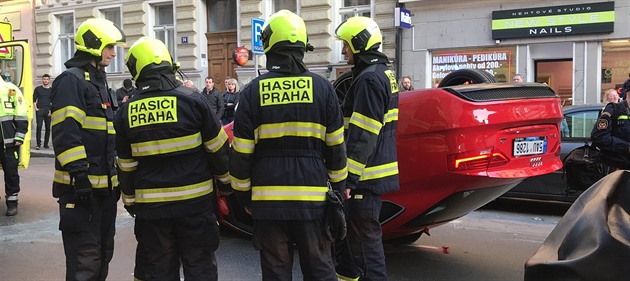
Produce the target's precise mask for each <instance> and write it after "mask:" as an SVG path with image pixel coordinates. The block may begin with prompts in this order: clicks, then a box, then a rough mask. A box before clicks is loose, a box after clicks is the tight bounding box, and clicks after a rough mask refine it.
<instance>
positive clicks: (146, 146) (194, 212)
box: [114, 37, 230, 280]
mask: <svg viewBox="0 0 630 281" xmlns="http://www.w3.org/2000/svg"><path fill="white" fill-rule="evenodd" d="M125 61H126V64H127V68H128V69H129V72H130V73H131V75H132V77H133V79H134V80H135V81H136V85H137V86H138V89H139V92H138V94H136V95H134V96H133V97H132V98H131V99H129V101H127V102H126V103H124V104H123V105H122V106H121V107H120V109H119V110H118V111H117V112H116V121H115V123H114V128H115V129H116V133H117V135H116V149H117V153H118V169H119V174H118V177H119V180H120V183H121V190H122V194H123V203H124V205H125V208H126V209H127V211H128V212H129V213H130V214H131V215H132V216H136V218H137V220H136V224H138V223H139V222H140V225H136V231H139V232H141V233H142V235H141V236H142V237H141V239H139V246H140V247H142V248H141V249H138V251H137V252H142V251H144V253H145V254H146V262H147V267H146V268H145V273H146V279H147V280H179V268H180V263H181V265H182V266H183V269H184V278H185V279H186V280H217V278H218V275H217V262H216V258H215V255H214V252H215V250H216V249H217V248H218V246H219V226H218V224H217V219H216V217H215V215H214V213H213V210H214V209H215V208H216V202H217V198H216V190H217V188H216V187H217V185H219V186H225V187H227V188H228V189H229V183H230V177H229V174H228V168H229V167H228V165H229V162H228V147H229V146H228V136H227V134H226V133H225V131H224V130H223V127H221V124H220V123H219V120H218V119H217V116H216V115H215V114H214V113H213V111H212V109H211V107H210V104H209V103H208V102H207V101H206V100H205V98H204V97H203V96H201V95H199V94H198V93H195V92H194V91H193V90H192V89H190V88H187V87H184V86H183V85H182V84H181V83H180V82H179V81H178V80H177V79H176V77H175V70H176V67H174V66H173V62H172V59H171V55H170V54H169V51H168V49H167V48H166V46H165V45H164V43H162V41H159V40H157V39H152V38H148V37H142V38H140V39H139V40H138V41H136V42H135V43H134V44H133V45H132V46H131V48H130V49H129V52H128V53H127V57H126V59H125ZM213 176H214V178H216V179H217V180H216V181H215V180H213ZM173 249H177V250H173ZM136 262H138V259H137V260H136ZM140 262H141V261H140ZM136 266H138V265H136ZM136 269H138V268H137V267H136ZM136 273H138V272H137V271H136ZM136 277H139V276H136Z"/></svg>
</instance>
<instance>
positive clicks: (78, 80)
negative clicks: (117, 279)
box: [51, 18, 125, 280]
mask: <svg viewBox="0 0 630 281" xmlns="http://www.w3.org/2000/svg"><path fill="white" fill-rule="evenodd" d="M74 42H75V44H76V49H77V51H76V53H75V54H74V56H73V57H72V58H71V59H70V60H68V61H67V62H66V63H65V65H66V67H67V68H68V69H67V70H66V71H64V72H63V73H61V74H60V75H59V76H58V77H57V78H56V79H55V81H54V82H53V85H52V93H51V102H52V105H51V111H52V115H51V120H52V122H51V123H52V138H53V147H54V150H55V176H54V180H53V196H54V197H55V198H58V201H57V202H58V203H59V216H60V222H59V230H61V234H62V237H63V246H64V249H65V254H66V280H105V279H106V278H107V273H108V268H109V262H110V261H111V259H112V256H113V254H114V233H115V221H116V209H117V208H116V203H117V201H118V199H119V198H120V191H119V189H118V177H117V176H116V168H115V166H114V159H115V154H114V145H115V142H114V138H115V132H114V128H113V119H114V112H113V111H112V108H111V102H112V101H111V99H110V95H109V90H108V87H107V80H106V74H105V70H104V69H105V67H106V66H108V65H109V64H110V62H111V60H112V59H114V57H116V50H115V46H116V45H118V44H124V42H125V34H124V33H123V32H122V30H120V28H118V27H117V26H116V25H114V24H113V23H112V22H111V21H108V20H105V19H96V18H93V19H88V20H86V21H85V22H83V23H82V24H81V25H80V26H79V28H78V30H77V33H76V35H75V37H74Z"/></svg>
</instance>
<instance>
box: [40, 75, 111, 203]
mask: <svg viewBox="0 0 630 281" xmlns="http://www.w3.org/2000/svg"><path fill="white" fill-rule="evenodd" d="M51 102H52V105H51V111H52V115H51V121H52V122H51V123H52V137H53V139H52V141H53V147H54V150H55V176H54V180H53V196H54V197H59V196H61V195H62V194H63V193H65V192H67V191H70V190H72V181H71V175H76V173H79V172H87V173H88V178H89V179H90V182H91V183H92V189H93V190H94V191H95V193H96V194H105V195H106V194H110V192H111V190H112V189H113V188H114V187H117V186H118V178H117V176H116V168H115V166H114V161H115V159H114V158H115V152H114V149H115V147H114V146H115V142H114V138H115V131H114V126H113V122H112V121H113V116H114V115H113V114H114V112H113V111H112V108H111V100H110V96H109V92H108V90H107V85H106V81H105V72H103V71H102V70H98V69H96V68H95V67H94V66H92V65H90V64H86V65H84V66H81V67H72V68H70V69H68V70H66V71H64V72H63V73H61V74H60V75H59V76H58V77H57V78H56V79H55V81H54V82H53V85H52V93H51Z"/></svg>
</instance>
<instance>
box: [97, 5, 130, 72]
mask: <svg viewBox="0 0 630 281" xmlns="http://www.w3.org/2000/svg"><path fill="white" fill-rule="evenodd" d="M100 12H101V15H102V16H103V18H105V19H108V20H110V21H112V22H113V23H114V24H116V25H117V26H118V27H120V28H121V29H122V28H123V26H122V20H121V19H122V13H121V11H120V8H119V7H116V8H108V9H102V10H100ZM124 59H125V54H124V53H123V47H121V46H116V57H115V58H114V59H113V60H112V61H111V63H110V64H109V66H107V67H106V68H105V71H106V72H107V73H113V72H123V69H124V65H125V63H124Z"/></svg>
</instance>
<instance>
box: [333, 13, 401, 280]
mask: <svg viewBox="0 0 630 281" xmlns="http://www.w3.org/2000/svg"><path fill="white" fill-rule="evenodd" d="M335 33H336V35H337V37H338V38H339V39H340V40H342V41H343V49H342V53H343V54H344V55H345V57H346V61H347V63H348V64H350V65H353V68H352V75H353V83H352V85H351V86H350V89H348V93H347V95H346V97H345V99H344V102H343V104H342V110H343V116H344V119H345V120H346V126H345V129H346V132H345V136H346V147H347V153H348V179H347V180H346V189H345V198H346V199H347V201H346V205H345V207H346V209H345V211H346V221H347V223H348V234H347V237H346V239H345V240H343V241H340V242H339V243H338V245H337V246H338V247H337V250H338V254H339V256H338V265H337V268H336V270H337V274H338V276H339V277H340V278H341V279H343V280H358V279H359V278H361V280H387V272H386V268H385V254H384V252H383V243H382V230H381V224H380V221H379V214H380V212H381V205H382V202H381V194H384V193H387V192H392V191H396V190H398V188H399V183H398V159H397V156H396V124H397V123H398V83H397V82H396V78H395V76H394V73H393V72H392V71H391V70H390V69H389V68H388V66H387V63H388V62H389V60H388V58H387V56H385V54H383V53H381V52H379V51H378V48H379V46H380V45H381V43H382V40H383V39H382V36H381V31H380V29H379V27H378V25H377V24H376V22H374V20H372V19H370V18H367V17H352V18H349V19H347V20H346V21H344V22H343V23H342V24H341V25H339V26H338V27H337V30H336V31H335Z"/></svg>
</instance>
